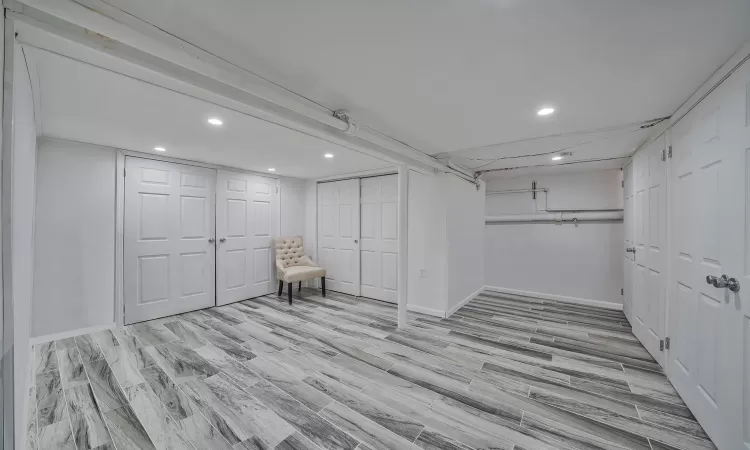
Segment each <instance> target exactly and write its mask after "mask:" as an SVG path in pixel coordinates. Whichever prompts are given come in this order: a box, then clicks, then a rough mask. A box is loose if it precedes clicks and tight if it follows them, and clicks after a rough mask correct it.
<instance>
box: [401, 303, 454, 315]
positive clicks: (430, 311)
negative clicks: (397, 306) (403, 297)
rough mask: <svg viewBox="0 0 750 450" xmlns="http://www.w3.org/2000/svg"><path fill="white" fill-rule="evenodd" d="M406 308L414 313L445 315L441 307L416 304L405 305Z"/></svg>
mask: <svg viewBox="0 0 750 450" xmlns="http://www.w3.org/2000/svg"><path fill="white" fill-rule="evenodd" d="M406 309H407V310H408V311H413V312H415V313H420V314H427V315H428V316H435V317H441V318H443V317H445V311H443V310H442V309H435V308H425V307H424V306H417V305H406Z"/></svg>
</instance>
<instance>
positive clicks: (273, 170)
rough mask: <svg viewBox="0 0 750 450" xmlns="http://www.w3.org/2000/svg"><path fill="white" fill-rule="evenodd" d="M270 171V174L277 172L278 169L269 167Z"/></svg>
mask: <svg viewBox="0 0 750 450" xmlns="http://www.w3.org/2000/svg"><path fill="white" fill-rule="evenodd" d="M268 171H269V172H276V169H274V168H273V167H269V168H268Z"/></svg>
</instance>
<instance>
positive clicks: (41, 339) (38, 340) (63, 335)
mask: <svg viewBox="0 0 750 450" xmlns="http://www.w3.org/2000/svg"><path fill="white" fill-rule="evenodd" d="M115 327H116V326H115V323H114V322H112V323H108V324H106V325H94V326H93V327H88V328H77V329H75V330H69V331H61V332H60V333H52V334H46V335H44V336H37V337H33V338H31V339H29V346H31V345H36V344H43V343H45V342H50V341H59V340H60V339H67V338H69V337H73V336H80V335H82V334H89V333H98V332H99V331H104V330H111V329H113V328H115Z"/></svg>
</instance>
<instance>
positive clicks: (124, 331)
mask: <svg viewBox="0 0 750 450" xmlns="http://www.w3.org/2000/svg"><path fill="white" fill-rule="evenodd" d="M112 332H113V334H114V335H115V336H116V337H117V341H118V342H119V343H120V345H121V346H122V347H123V348H124V351H126V352H127V354H128V357H129V358H130V359H131V360H132V361H133V362H135V366H136V367H137V368H138V370H141V369H143V368H146V367H151V366H155V365H156V361H155V360H154V358H153V357H152V356H151V355H150V354H149V353H148V352H147V351H146V347H144V346H143V344H141V342H140V341H139V340H138V338H137V337H136V336H135V335H134V334H133V332H132V331H131V330H130V328H121V329H115V330H112Z"/></svg>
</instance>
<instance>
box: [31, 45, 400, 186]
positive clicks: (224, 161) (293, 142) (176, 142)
mask: <svg viewBox="0 0 750 450" xmlns="http://www.w3.org/2000/svg"><path fill="white" fill-rule="evenodd" d="M24 52H25V54H26V57H27V61H28V62H29V66H30V69H31V71H32V73H33V76H34V77H35V78H36V79H38V86H36V87H35V97H36V98H35V101H36V103H37V108H38V109H39V111H37V113H38V114H41V117H40V118H39V121H40V122H41V130H40V131H41V134H42V135H44V136H49V137H56V138H61V139H69V140H74V141H80V142H87V143H92V144H98V145H105V146H112V147H117V148H123V149H127V150H134V151H141V152H146V153H153V154H157V155H163V156H170V157H174V158H184V159H189V160H194V161H201V162H207V163H211V164H219V165H224V166H229V167H236V168H240V169H246V170H254V171H258V172H267V169H268V168H270V167H273V168H275V169H276V172H275V174H277V175H286V176H292V177H298V178H308V179H309V178H319V177H327V176H334V175H339V174H345V173H351V172H359V171H365V170H374V169H380V168H384V167H388V166H389V165H391V164H389V163H387V162H385V161H382V160H380V159H377V158H373V157H371V156H368V155H365V154H362V153H359V152H356V151H354V150H351V149H348V148H344V147H341V146H339V145H336V144H333V143H330V142H327V141H324V140H321V139H318V138H316V137H312V136H309V135H306V134H303V133H300V132H298V131H294V130H291V129H289V128H285V127H283V126H279V125H276V124H273V123H270V122H267V121H264V120H261V119H258V118H255V117H252V116H250V115H247V114H243V113H241V112H238V111H236V110H233V109H229V108H225V107H223V106H218V105H216V104H213V103H211V102H208V101H205V100H201V99H199V98H196V97H193V96H189V95H185V94H183V93H179V92H176V91H173V90H169V89H165V88H163V87H159V86H157V85H154V84H152V83H147V82H144V81H141V80H140V79H136V78H133V77H130V76H126V75H122V74H120V73H117V72H113V71H110V70H106V69H103V68H101V67H97V66H94V65H91V64H87V63H83V62H80V61H78V60H75V59H71V58H68V57H65V56H61V55H58V54H54V53H50V52H48V51H44V50H40V49H37V48H33V47H30V46H25V47H24ZM134 72H135V73H137V71H134ZM210 117H218V118H220V119H221V120H222V121H223V122H224V124H223V125H222V126H221V127H215V126H212V125H209V124H208V123H207V120H208V118H210ZM156 146H160V147H164V148H166V149H167V151H166V152H163V153H162V152H155V151H154V150H153V148H154V147H156ZM325 153H333V154H334V158H332V159H327V158H324V157H323V155H324V154H325Z"/></svg>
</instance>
